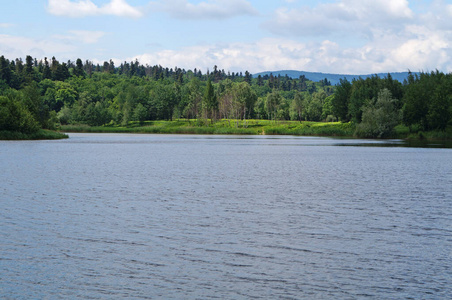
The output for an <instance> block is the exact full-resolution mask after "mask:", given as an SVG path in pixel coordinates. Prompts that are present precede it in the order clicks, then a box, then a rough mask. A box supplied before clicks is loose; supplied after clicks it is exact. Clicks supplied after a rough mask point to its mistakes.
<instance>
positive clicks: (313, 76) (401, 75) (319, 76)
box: [253, 70, 417, 85]
mask: <svg viewBox="0 0 452 300" xmlns="http://www.w3.org/2000/svg"><path fill="white" fill-rule="evenodd" d="M270 73H271V74H273V76H278V75H281V76H286V75H287V76H289V77H291V78H299V77H300V76H301V75H304V76H305V77H306V78H307V79H309V80H312V81H315V82H317V81H320V80H324V79H325V78H326V79H328V81H330V82H331V84H332V85H335V84H337V83H339V79H343V78H347V80H348V81H352V80H353V79H358V78H360V77H361V78H363V79H366V78H367V77H371V76H373V75H378V77H381V78H384V77H386V76H388V73H378V74H369V75H345V74H329V73H318V72H304V71H293V70H283V71H274V72H261V73H257V74H253V78H257V77H258V76H259V75H261V76H265V75H270ZM412 73H413V75H414V74H417V73H416V72H412ZM390 74H391V76H392V79H396V80H398V81H400V82H403V81H404V80H405V79H407V78H408V72H394V73H390Z"/></svg>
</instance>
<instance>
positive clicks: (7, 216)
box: [0, 134, 452, 299]
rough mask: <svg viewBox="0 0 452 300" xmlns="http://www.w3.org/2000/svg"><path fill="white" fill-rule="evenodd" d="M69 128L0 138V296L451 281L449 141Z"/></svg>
mask: <svg viewBox="0 0 452 300" xmlns="http://www.w3.org/2000/svg"><path fill="white" fill-rule="evenodd" d="M70 137H71V138H70V139H68V140H62V141H34V142H31V141H30V142H4V141H0V197H1V199H0V298H1V299H63V298H64V299H68V298H83V299H99V298H101V299H112V298H129V299H145V298H150V299H212V298H213V299H215V298H217V299H250V298H266V299H276V298H281V299H312V298H319V299H361V298H369V299H410V298H411V299H448V298H449V297H450V295H452V256H451V254H452V150H451V149H431V148H428V149H427V148H405V147H383V146H387V145H388V142H375V141H357V140H333V139H326V138H301V137H262V136H260V137H231V136H178V135H172V136H165V135H114V134H112V135H109V134H104V135H99V134H71V135H70ZM389 143H391V144H399V143H400V142H398V141H391V142H389ZM358 144H359V145H361V146H359V147H358V146H357V145H358ZM362 144H366V145H367V146H364V147H363V146H362ZM370 146H372V147H370ZM376 146H382V147H376Z"/></svg>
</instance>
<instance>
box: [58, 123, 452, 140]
mask: <svg viewBox="0 0 452 300" xmlns="http://www.w3.org/2000/svg"><path fill="white" fill-rule="evenodd" d="M355 130H356V126H355V124H353V123H341V122H308V121H303V122H298V121H270V120H246V121H244V120H219V121H216V122H213V123H211V122H210V121H209V120H207V121H206V120H174V121H146V122H144V123H142V124H140V123H138V122H130V123H129V124H128V125H127V126H123V125H114V124H109V125H104V126H88V125H63V126H61V128H60V131H62V132H85V133H89V132H92V133H153V134H237V135H298V136H329V137H346V138H354V137H356V135H355ZM390 138H394V139H406V140H447V141H452V128H448V130H446V131H421V130H413V129H412V130H411V131H410V129H409V128H408V127H407V126H404V125H398V126H396V128H395V130H394V134H393V136H391V137H390Z"/></svg>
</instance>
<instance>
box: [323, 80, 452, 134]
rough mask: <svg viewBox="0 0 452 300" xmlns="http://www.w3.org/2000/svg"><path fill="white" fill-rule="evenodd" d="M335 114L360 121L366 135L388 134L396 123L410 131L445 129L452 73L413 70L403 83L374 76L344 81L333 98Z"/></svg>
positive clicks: (449, 111) (450, 114) (449, 112)
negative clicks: (414, 71) (413, 72)
mask: <svg viewBox="0 0 452 300" xmlns="http://www.w3.org/2000/svg"><path fill="white" fill-rule="evenodd" d="M332 100H333V101H332V107H333V115H334V116H336V117H338V118H339V120H341V121H342V122H348V121H352V122H354V123H355V124H358V127H357V133H358V135H359V136H365V137H388V136H391V134H392V133H393V129H394V127H395V126H396V125H399V124H404V125H406V126H408V127H409V128H410V131H419V130H423V131H431V130H440V131H444V130H445V129H446V128H447V126H448V125H450V123H451V117H452V74H444V73H443V72H439V71H432V72H430V73H426V72H420V73H419V74H415V75H413V74H412V73H411V72H410V73H409V76H408V78H407V79H406V80H404V82H403V83H400V82H399V81H397V80H393V79H392V78H391V75H390V74H388V75H387V76H386V77H385V78H379V77H378V76H372V77H369V78H366V79H361V78H359V79H357V80H353V81H352V82H349V81H347V80H346V79H343V80H340V83H339V84H338V85H337V86H336V91H335V94H334V97H333V99H332Z"/></svg>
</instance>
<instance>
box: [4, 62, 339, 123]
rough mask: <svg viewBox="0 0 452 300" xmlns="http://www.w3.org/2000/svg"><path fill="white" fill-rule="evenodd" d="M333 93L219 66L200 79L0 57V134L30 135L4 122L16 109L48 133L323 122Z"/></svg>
mask: <svg viewBox="0 0 452 300" xmlns="http://www.w3.org/2000/svg"><path fill="white" fill-rule="evenodd" d="M333 92H334V87H332V86H331V84H330V83H329V82H328V81H327V80H326V79H325V80H324V81H321V82H312V81H309V80H308V79H307V78H305V77H304V76H301V77H300V78H297V79H292V78H289V77H288V76H285V77H282V76H273V75H272V74H270V75H266V76H258V77H257V78H253V76H252V75H251V74H250V73H249V72H248V71H246V72H245V73H244V74H242V73H241V72H240V73H239V72H237V73H234V72H232V73H231V72H225V71H224V70H220V69H218V67H217V66H214V68H213V70H212V71H209V70H207V72H205V73H203V72H202V71H201V70H198V69H194V70H185V69H181V68H177V67H175V68H174V69H173V68H164V67H162V66H160V65H155V66H149V65H141V64H140V63H139V62H138V61H134V62H130V63H129V62H124V63H122V64H120V65H119V66H115V64H114V62H113V61H112V60H110V61H106V62H104V64H103V65H99V64H97V65H94V64H93V63H92V62H90V61H85V62H83V61H82V60H81V59H77V60H76V61H75V62H71V61H68V62H62V63H61V62H59V61H58V60H57V59H56V58H55V57H53V58H52V59H50V60H48V59H47V58H45V59H44V60H40V61H38V60H37V59H36V58H32V57H31V56H27V57H26V59H25V62H23V61H22V60H21V59H15V60H8V59H6V58H5V57H4V56H1V57H0V95H1V96H2V98H1V99H2V107H3V108H2V114H4V115H5V117H4V118H2V119H3V122H2V124H3V123H5V124H4V125H2V127H1V128H0V130H4V129H7V130H13V129H14V128H15V129H17V130H21V131H24V130H31V129H24V128H22V127H20V126H19V127H18V126H15V125H14V126H13V125H11V124H12V123H11V121H6V120H11V119H12V118H13V117H12V116H13V109H12V107H13V106H14V107H15V109H16V110H20V111H26V113H24V114H23V115H22V117H21V118H20V119H22V118H28V119H31V122H29V123H30V124H37V126H38V127H42V128H50V129H51V128H54V126H55V125H54V124H55V123H61V124H73V123H77V124H80V123H84V124H88V125H92V126H98V125H104V124H111V123H113V124H122V125H127V124H129V122H131V121H137V122H141V123H143V122H144V121H148V120H171V119H173V118H186V119H190V120H192V119H194V120H197V121H198V122H199V123H200V124H202V123H204V124H205V123H208V122H215V120H218V119H250V118H271V119H274V120H289V119H297V120H301V119H313V120H320V119H322V118H323V115H322V109H323V108H322V106H323V102H324V100H325V99H326V98H327V97H328V96H330V95H332V93H333ZM301 102H303V103H301ZM303 107H305V108H306V109H302V108H303ZM7 114H9V116H8V118H7V117H6V115H7ZM14 118H17V116H16V117H14ZM7 123H8V124H9V125H8V126H7V125H6V124H7ZM24 124H25V123H24ZM24 126H25V125H24ZM35 127H36V126H31V127H30V128H35Z"/></svg>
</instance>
